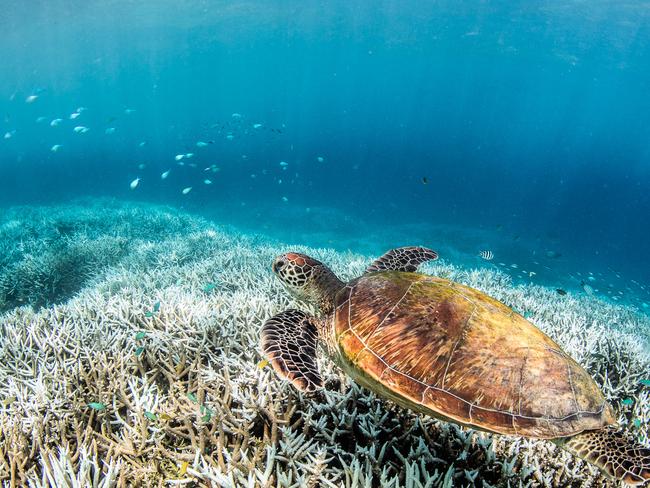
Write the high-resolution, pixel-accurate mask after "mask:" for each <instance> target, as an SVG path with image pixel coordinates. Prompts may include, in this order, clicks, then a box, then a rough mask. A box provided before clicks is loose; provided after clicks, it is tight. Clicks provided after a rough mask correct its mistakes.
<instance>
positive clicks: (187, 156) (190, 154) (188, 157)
mask: <svg viewBox="0 0 650 488" xmlns="http://www.w3.org/2000/svg"><path fill="white" fill-rule="evenodd" d="M193 157H194V153H187V154H186V155H185V159H190V158H193Z"/></svg>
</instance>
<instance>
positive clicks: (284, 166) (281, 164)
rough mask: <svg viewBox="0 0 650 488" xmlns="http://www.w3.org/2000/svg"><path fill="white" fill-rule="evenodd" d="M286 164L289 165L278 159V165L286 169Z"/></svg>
mask: <svg viewBox="0 0 650 488" xmlns="http://www.w3.org/2000/svg"><path fill="white" fill-rule="evenodd" d="M287 166H289V163H287V162H285V161H280V167H281V168H282V169H287Z"/></svg>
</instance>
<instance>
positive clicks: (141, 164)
mask: <svg viewBox="0 0 650 488" xmlns="http://www.w3.org/2000/svg"><path fill="white" fill-rule="evenodd" d="M146 167H147V165H146V164H144V163H140V164H138V169H145V168H146Z"/></svg>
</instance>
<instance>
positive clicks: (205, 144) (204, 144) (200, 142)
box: [196, 141, 209, 147]
mask: <svg viewBox="0 0 650 488" xmlns="http://www.w3.org/2000/svg"><path fill="white" fill-rule="evenodd" d="M207 146H209V144H208V143H207V142H203V141H198V142H197V143H196V147H207Z"/></svg>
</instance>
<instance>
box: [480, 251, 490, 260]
mask: <svg viewBox="0 0 650 488" xmlns="http://www.w3.org/2000/svg"><path fill="white" fill-rule="evenodd" d="M478 255H479V256H481V257H482V258H483V259H485V260H486V261H491V260H492V258H494V253H493V252H492V251H481V252H480V253H478Z"/></svg>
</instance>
